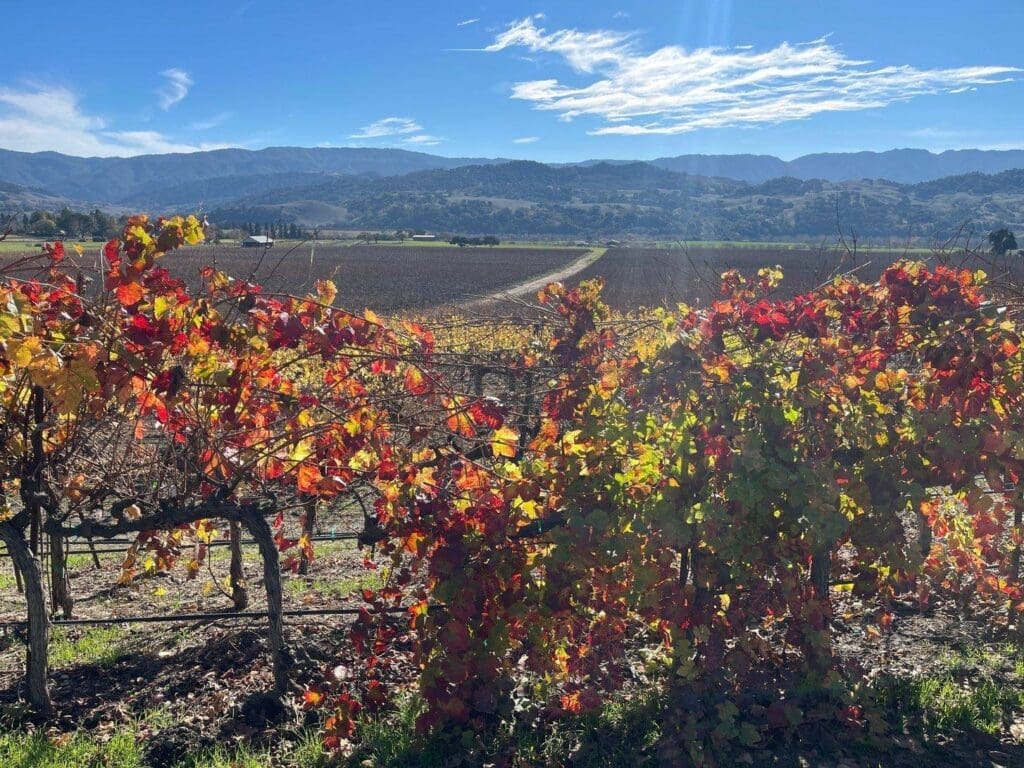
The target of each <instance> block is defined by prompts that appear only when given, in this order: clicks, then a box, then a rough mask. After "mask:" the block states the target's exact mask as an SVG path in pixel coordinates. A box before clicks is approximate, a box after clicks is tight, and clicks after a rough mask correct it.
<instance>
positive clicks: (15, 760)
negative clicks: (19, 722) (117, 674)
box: [0, 729, 144, 768]
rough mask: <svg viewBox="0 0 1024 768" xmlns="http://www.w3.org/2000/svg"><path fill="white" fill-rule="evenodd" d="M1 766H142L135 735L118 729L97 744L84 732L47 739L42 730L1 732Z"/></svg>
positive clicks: (132, 767)
mask: <svg viewBox="0 0 1024 768" xmlns="http://www.w3.org/2000/svg"><path fill="white" fill-rule="evenodd" d="M0 765H2V766H4V768H101V766H102V768H142V766H143V765H144V764H143V762H142V752H141V749H140V747H139V745H138V744H137V742H136V739H135V734H134V733H133V732H132V731H131V730H129V729H124V730H119V731H117V732H116V733H115V734H114V735H113V736H112V737H111V738H110V740H109V741H107V742H106V743H100V742H98V741H96V740H94V739H91V738H89V736H87V735H85V734H80V733H78V734H74V735H72V736H70V737H69V738H67V739H62V738H57V739H50V738H49V737H47V736H46V735H44V734H41V733H32V734H17V733H5V734H0Z"/></svg>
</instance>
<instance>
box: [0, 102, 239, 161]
mask: <svg viewBox="0 0 1024 768" xmlns="http://www.w3.org/2000/svg"><path fill="white" fill-rule="evenodd" d="M224 146H227V145H223V144H199V145H193V144H183V143H179V142H176V141H174V140H172V139H170V138H168V137H167V136H165V135H164V134H162V133H159V132H157V131H124V130H113V129H111V128H109V127H108V126H107V123H106V121H105V120H104V119H103V118H102V117H98V116H96V115H89V114H86V113H85V112H83V111H82V109H81V107H80V106H79V104H78V98H77V96H76V95H75V94H74V93H72V92H71V91H70V90H68V89H67V88H60V87H46V86H36V87H31V88H25V89H20V90H19V89H15V88H8V87H2V86H0V147H3V148H5V149H13V150H17V151H20V152H45V151H54V152H63V153H65V154H69V155H79V156H84V157H112V156H117V157H129V156H131V155H147V154H160V153H164V152H198V151H200V150H204V149H218V148H221V147H224Z"/></svg>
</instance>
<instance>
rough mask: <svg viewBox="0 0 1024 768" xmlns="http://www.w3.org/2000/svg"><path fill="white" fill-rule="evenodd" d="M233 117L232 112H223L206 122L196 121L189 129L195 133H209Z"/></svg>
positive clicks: (190, 124)
mask: <svg viewBox="0 0 1024 768" xmlns="http://www.w3.org/2000/svg"><path fill="white" fill-rule="evenodd" d="M233 116H234V115H233V113H231V112H221V113H219V114H216V115H214V116H213V117H210V118H208V119H206V120H196V121H195V122H194V123H189V126H188V127H189V128H190V129H191V130H193V131H208V130H210V129H211V128H216V127H217V126H218V125H223V124H224V123H226V122H227V121H228V120H230V119H231V118H232V117H233Z"/></svg>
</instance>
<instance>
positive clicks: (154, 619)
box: [0, 605, 443, 629]
mask: <svg viewBox="0 0 1024 768" xmlns="http://www.w3.org/2000/svg"><path fill="white" fill-rule="evenodd" d="M440 608H443V606H440V605H431V606H428V607H427V610H428V611H435V610H438V609H440ZM363 610H365V609H363V608H290V609H286V610H284V611H282V612H281V615H282V616H357V615H359V614H360V613H362V612H363ZM374 612H375V613H380V611H374ZM408 612H409V608H408V607H407V606H406V607H403V606H396V607H392V608H385V609H384V613H394V614H399V613H408ZM267 617H268V614H267V612H266V611H225V612H220V613H166V614H155V615H153V616H116V617H114V616H108V617H105V618H100V619H53V620H51V621H50V626H53V627H67V626H84V625H107V624H167V623H172V622H177V621H226V620H227V621H230V620H237V619H266V618H267ZM27 625H28V622H27V621H0V628H4V629H9V628H15V627H24V626H27Z"/></svg>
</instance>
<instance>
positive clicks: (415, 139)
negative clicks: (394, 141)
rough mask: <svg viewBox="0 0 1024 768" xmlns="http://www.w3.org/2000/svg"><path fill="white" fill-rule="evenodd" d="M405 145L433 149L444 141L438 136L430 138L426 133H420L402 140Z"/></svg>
mask: <svg viewBox="0 0 1024 768" xmlns="http://www.w3.org/2000/svg"><path fill="white" fill-rule="evenodd" d="M402 141H404V142H405V143H406V144H418V145H420V146H421V147H434V146H437V145H438V144H440V143H441V142H442V141H444V139H442V138H441V137H440V136H431V135H430V134H428V133H420V134H417V135H415V136H408V137H406V138H404V139H402Z"/></svg>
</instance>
